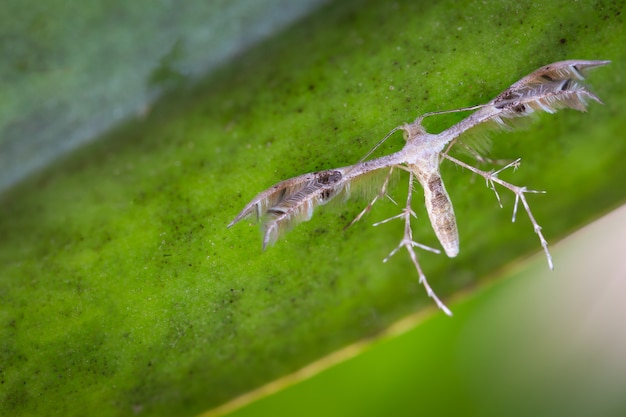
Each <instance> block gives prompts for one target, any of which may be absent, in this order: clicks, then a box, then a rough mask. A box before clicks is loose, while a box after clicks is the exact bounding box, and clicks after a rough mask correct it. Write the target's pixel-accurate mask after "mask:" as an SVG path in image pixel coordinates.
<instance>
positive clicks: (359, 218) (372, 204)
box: [345, 167, 394, 229]
mask: <svg viewBox="0 0 626 417" xmlns="http://www.w3.org/2000/svg"><path fill="white" fill-rule="evenodd" d="M393 169H394V167H391V168H390V169H389V173H388V174H387V176H386V177H385V181H384V182H383V186H382V187H381V188H380V192H379V193H378V194H376V196H375V197H374V198H373V199H372V201H370V203H369V204H368V205H367V206H366V207H365V208H364V209H363V210H362V211H361V212H360V213H359V214H358V215H357V216H356V217H355V218H354V220H352V221H351V222H350V223H349V224H348V225H347V226H346V227H345V229H347V228H348V227H350V226H352V225H353V224H354V223H356V222H358V221H359V220H361V219H362V218H363V216H365V215H366V214H367V213H368V212H369V211H370V210H371V209H372V207H373V206H374V203H376V201H378V200H379V199H380V198H383V197H384V196H385V194H386V193H387V187H388V186H389V180H390V179H391V174H393Z"/></svg>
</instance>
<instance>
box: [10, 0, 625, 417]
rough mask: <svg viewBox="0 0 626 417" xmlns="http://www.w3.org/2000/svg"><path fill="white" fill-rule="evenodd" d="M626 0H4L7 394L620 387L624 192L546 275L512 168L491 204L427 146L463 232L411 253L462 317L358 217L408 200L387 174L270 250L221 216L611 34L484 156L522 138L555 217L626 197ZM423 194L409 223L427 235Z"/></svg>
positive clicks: (279, 407)
mask: <svg viewBox="0 0 626 417" xmlns="http://www.w3.org/2000/svg"><path fill="white" fill-rule="evenodd" d="M623 11H624V3H623V2H604V1H598V2H583V3H571V2H566V1H554V2H549V3H535V2H519V1H498V2H495V1H494V2H480V3H478V2H471V1H452V0H449V1H443V2H437V3H428V2H416V1H397V2H392V3H390V2H386V1H373V0H372V1H356V0H355V1H341V2H339V1H336V2H315V1H310V2H294V1H271V0H266V1H263V2H258V1H250V0H248V1H244V0H241V1H213V2H205V3H197V2H194V3H180V2H173V1H171V2H168V1H165V2H161V3H159V4H155V3H154V2H147V1H138V2H132V3H128V2H121V1H106V2H105V1H93V2H88V3H76V2H69V1H61V0H54V1H50V2H45V3H43V2H34V1H19V2H18V1H14V0H10V1H6V2H5V4H4V5H3V13H2V14H1V15H0V19H1V22H2V24H0V37H1V38H2V40H3V42H2V44H1V48H2V54H3V55H2V56H3V58H4V59H3V60H2V62H1V63H0V74H1V76H2V80H3V81H4V83H3V94H2V96H1V97H0V132H2V133H1V135H0V179H1V182H0V189H2V190H3V191H2V194H1V195H0V415H11V416H33V415H45V416H54V415H58V416H72V415H81V416H82V415H91V416H97V415H102V416H113V415H146V416H165V415H168V416H170V415H177V416H193V415H201V414H203V413H208V414H209V415H210V414H220V413H222V412H224V411H225V410H226V411H228V410H232V409H234V408H235V406H238V405H241V404H243V403H244V402H245V401H244V400H245V399H248V398H257V397H258V396H259V395H258V394H257V393H259V392H263V390H264V389H265V390H272V389H278V390H279V391H281V392H280V393H279V394H278V395H277V396H273V397H268V398H266V399H264V400H262V401H260V402H259V403H257V404H256V405H251V406H249V407H250V408H243V409H241V410H239V411H236V412H235V413H242V414H246V413H248V414H247V415H261V414H262V413H264V412H267V413H270V414H283V415H293V414H297V415H306V413H310V414H313V413H315V414H321V413H328V414H333V413H335V414H337V415H339V414H342V415H350V414H353V415H367V414H366V413H371V415H379V414H383V413H391V412H394V413H397V414H409V413H411V414H423V413H427V414H438V413H440V415H446V414H453V415H455V414H461V415H466V414H467V415H501V414H506V415H529V414H532V415H542V414H543V415H590V414H591V415H607V416H609V415H611V416H612V415H620V412H621V411H622V410H624V406H623V402H622V400H621V399H622V397H623V396H621V394H622V387H623V386H624V384H623V383H621V382H623V375H624V373H623V371H622V370H621V367H620V366H621V363H623V358H622V357H621V356H620V355H621V352H623V349H622V347H623V342H622V343H621V344H620V341H621V340H622V339H623V335H624V328H623V320H622V317H623V314H620V312H619V308H618V307H615V304H612V303H609V301H614V298H611V299H610V300H608V299H607V300H605V301H604V302H597V301H592V300H595V299H596V298H594V297H592V296H593V295H597V296H598V297H601V296H602V294H605V293H606V294H608V295H607V296H606V297H609V296H612V297H615V296H617V295H619V294H622V293H623V291H620V290H619V288H620V287H619V285H620V284H621V283H622V282H623V279H624V274H623V268H620V267H619V262H617V263H610V262H609V261H608V259H607V260H605V259H604V258H603V256H604V255H606V256H607V257H610V258H611V259H615V258H618V260H619V252H618V253H617V254H615V252H611V251H612V250H613V249H612V248H615V247H617V248H620V247H623V242H622V245H621V246H619V245H617V246H610V244H609V240H608V235H609V232H617V233H618V235H621V236H623V232H618V231H619V230H620V229H618V228H617V227H616V226H614V225H613V224H618V225H621V224H623V220H621V219H618V220H613V222H616V223H611V225H610V226H607V228H608V229H609V230H608V231H607V230H602V231H601V232H599V233H598V234H595V235H592V236H591V237H584V238H583V240H582V242H583V243H581V245H583V244H584V245H591V246H592V248H591V249H576V248H577V247H578V246H576V248H575V249H574V250H573V252H571V253H570V254H569V255H568V253H569V252H568V250H567V249H566V248H563V251H562V252H561V248H555V261H556V262H555V263H556V268H557V272H555V273H549V274H548V277H547V278H541V276H542V275H543V274H544V273H545V272H549V271H547V267H546V265H545V259H541V258H540V259H537V260H536V262H537V263H535V260H534V258H533V260H532V261H531V262H530V263H529V264H528V265H526V264H523V265H522V262H523V261H522V260H523V259H524V258H525V257H528V256H530V255H531V254H533V253H536V252H537V251H538V250H539V243H538V242H537V239H536V236H535V235H534V234H533V232H532V228H531V225H530V223H529V222H528V220H527V219H526V217H525V216H524V215H523V214H522V213H520V215H519V216H518V217H519V218H518V221H517V222H516V223H515V224H511V223H510V216H511V208H512V205H513V198H512V196H510V195H505V194H503V195H502V196H503V203H504V206H505V208H504V209H503V210H500V209H499V208H498V207H497V204H496V201H495V198H494V197H493V195H492V193H491V192H490V191H489V190H487V189H485V188H484V185H483V184H482V181H476V179H475V178H472V176H471V175H468V174H467V173H465V172H462V171H461V170H459V169H457V168H456V167H454V166H451V164H444V165H443V166H442V175H443V177H444V179H445V181H446V185H447V188H448V191H449V193H450V195H451V198H452V201H453V202H454V204H455V211H456V213H457V218H458V222H459V229H460V235H461V253H460V255H459V256H458V257H457V258H455V259H447V258H446V257H445V256H437V255H434V254H428V253H420V254H419V256H420V260H421V263H422V266H423V268H424V270H425V272H426V274H427V275H428V277H429V280H430V282H431V284H432V286H433V287H434V288H435V290H436V291H437V293H438V295H440V296H441V297H443V298H444V299H445V300H446V301H447V302H448V304H450V307H451V308H452V310H453V312H454V313H455V316H454V317H453V318H452V319H450V318H447V317H445V316H444V315H443V314H442V313H440V312H438V311H434V307H433V305H432V302H431V301H430V300H429V299H428V298H427V297H426V295H425V294H424V291H423V288H422V287H421V286H420V285H419V283H418V282H417V279H416V274H415V271H414V269H413V267H412V265H411V263H410V262H409V260H408V259H407V257H406V256H403V254H398V255H397V256H396V257H394V258H393V259H392V260H391V261H390V262H388V263H387V264H383V263H382V262H381V260H382V259H383V258H384V257H385V256H386V255H387V254H388V252H389V250H391V248H393V247H394V246H395V245H396V244H397V242H398V239H399V238H400V236H401V233H402V225H401V224H393V223H392V224H388V225H385V226H381V227H377V228H373V227H371V223H373V222H375V221H378V220H381V219H384V218H386V217H389V216H392V215H394V214H397V207H396V206H394V205H393V204H391V203H390V202H384V203H382V204H380V205H377V206H376V207H375V208H374V210H372V212H371V213H370V215H368V217H367V218H366V219H364V221H362V222H360V223H359V224H357V225H355V226H354V227H351V228H350V229H348V230H345V231H344V230H343V227H344V226H345V225H346V224H347V223H348V222H349V221H350V220H351V219H352V218H353V217H354V216H355V215H356V214H357V213H358V212H359V211H360V210H361V209H362V207H363V205H364V204H365V201H359V200H357V199H355V200H351V201H349V202H348V203H347V204H345V205H336V206H334V207H333V206H328V207H324V208H323V209H322V210H319V212H318V213H316V214H315V216H314V218H313V219H312V221H310V222H307V223H305V224H302V225H300V226H299V227H298V228H296V229H295V230H293V231H292V232H291V233H289V234H288V235H287V236H286V237H285V238H284V239H283V240H281V241H280V242H279V243H278V244H277V245H276V246H275V247H273V248H271V249H269V250H268V251H266V252H264V253H263V252H261V250H260V246H261V244H260V236H259V232H258V227H257V226H256V225H255V224H253V222H242V223H241V224H238V225H237V226H236V227H235V228H233V229H230V230H227V229H226V224H228V222H229V221H230V220H232V218H233V217H234V216H235V215H236V213H237V212H238V211H239V210H240V209H241V208H242V207H243V205H244V204H245V203H246V202H247V201H249V199H250V198H252V197H253V196H254V195H255V194H256V193H257V192H259V191H261V190H262V189H264V188H266V187H268V186H271V185H272V184H273V183H275V182H277V181H279V180H282V179H285V178H289V177H292V176H295V175H299V174H302V173H304V172H310V171H315V170H319V169H327V168H332V167H335V166H340V165H346V164H351V163H354V162H355V161H358V160H359V159H360V158H361V157H362V156H363V155H364V154H365V153H366V152H367V151H368V149H369V148H370V147H371V146H372V145H373V144H374V143H376V142H377V141H378V140H379V139H380V138H381V137H383V136H384V134H385V133H386V132H388V131H389V130H390V129H391V128H393V127H394V126H396V125H398V124H400V123H403V122H406V121H408V120H412V119H414V118H415V117H416V116H417V115H419V114H421V113H424V112H427V111H435V110H443V109H450V108H458V107H463V106H468V105H472V104H477V103H482V102H485V101H487V100H489V99H491V98H492V97H493V96H494V95H496V94H498V93H499V92H500V91H502V90H503V89H504V88H506V87H507V86H508V85H510V84H511V83H512V82H514V81H516V80H518V79H519V78H520V77H522V76H524V75H526V74H527V73H529V72H530V71H532V70H534V69H536V68H538V67H539V66H542V65H545V64H547V63H549V62H554V61H558V60H563V59H572V58H580V59H610V60H612V61H613V63H612V64H611V65H609V66H607V67H604V68H601V69H598V70H596V71H594V72H593V73H591V76H590V85H591V86H592V89H593V91H594V92H596V93H597V94H598V95H599V96H600V97H601V98H602V99H603V100H604V101H605V105H604V106H601V105H596V104H592V105H591V106H590V111H589V112H588V113H586V114H581V113H578V112H574V111H564V112H560V113H559V114H557V115H554V116H546V117H542V118H539V120H538V121H537V122H536V123H534V124H532V125H531V126H530V127H529V128H528V129H527V130H522V131H518V132H511V133H508V132H503V133H497V134H494V135H493V136H492V138H493V146H492V149H491V154H490V156H493V157H495V158H516V157H522V158H523V164H522V166H521V168H520V169H519V170H518V171H517V172H507V173H506V174H502V177H503V179H506V180H509V181H511V182H514V183H516V184H523V185H527V186H529V187H530V188H539V189H545V190H547V191H548V194H547V195H541V196H533V197H531V199H529V200H530V204H531V206H532V207H533V210H534V213H535V216H536V217H537V218H538V220H539V222H540V223H541V224H542V226H544V233H545V235H546V237H547V238H548V240H549V241H550V242H551V243H554V242H556V241H558V240H559V238H561V237H565V236H567V235H568V234H570V233H572V232H574V231H576V230H577V229H579V228H580V227H582V226H583V225H585V224H587V223H589V222H590V221H592V220H593V219H596V218H599V217H601V216H602V215H603V214H605V213H607V212H609V211H610V210H611V209H613V208H615V207H618V206H620V205H621V204H623V203H624V201H625V200H626V189H625V188H624V186H623V185H624V180H625V179H626V164H624V163H623V161H624V157H625V156H626V141H624V134H623V132H624V124H625V122H624V120H626V113H625V110H624V109H626V94H625V88H624V75H623V74H624V71H623V68H624V64H625V63H626V50H625V49H624V47H623V39H624V38H625V36H626V34H625V33H624V32H625V30H624V29H625V27H624V24H623V16H624V13H623ZM462 116H463V115H460V114H455V115H446V116H441V117H439V118H432V119H431V120H428V126H427V127H428V128H429V130H430V131H433V132H436V131H438V130H440V129H443V128H444V127H446V126H448V125H450V124H451V123H454V122H456V121H458V120H459V118H460V117H462ZM401 145H402V141H401V139H400V137H399V135H396V136H394V137H392V138H391V139H390V140H389V141H388V142H387V143H386V144H385V145H384V146H383V147H382V148H381V149H380V150H379V152H380V153H388V152H391V151H392V150H394V149H397V148H398V147H400V146H401ZM404 181H405V180H400V181H399V183H398V185H397V186H396V187H395V189H394V190H393V191H392V195H393V196H394V198H395V199H396V200H401V199H402V198H403V197H404V196H403V193H406V191H405V190H403V188H405V187H404ZM418 200H419V198H416V200H415V204H414V209H415V210H416V211H417V213H418V217H419V219H418V221H417V222H415V226H414V233H415V236H416V237H417V236H419V241H420V242H422V243H425V244H428V245H431V246H437V242H436V240H435V238H434V236H433V234H432V231H431V229H430V226H429V224H428V222H427V221H425V213H424V210H423V207H421V205H420V204H418ZM592 249H593V250H597V251H598V252H594V251H592ZM572 259H573V260H576V261H579V262H581V263H582V264H580V263H573V262H572ZM600 266H602V267H604V268H608V269H606V270H603V269H601V268H600ZM526 268H528V272H525V273H522V270H523V269H526ZM506 273H513V275H514V277H513V278H507V279H504V280H502V278H501V277H502V276H503V275H505V274H506ZM561 273H565V274H566V277H565V279H562V278H561V275H559V274H561ZM604 280H607V281H604ZM492 282H495V284H494V285H493V286H491V284H490V283H492ZM522 283H524V285H530V286H531V287H532V288H531V289H530V290H529V289H524V288H523V285H522ZM577 283H578V284H577ZM485 288H486V289H485ZM531 290H534V292H531ZM568 290H570V291H572V293H568V292H567V291H568ZM602 291H604V293H603V292H602ZM513 293H514V296H513V295H510V294H513ZM587 297H589V300H587ZM570 299H571V300H573V303H574V304H573V307H572V304H571V303H570V302H569V301H568V300H570ZM600 299H601V298H600ZM583 300H584V301H589V302H590V304H584V303H583V302H582V301H583ZM542 305H544V306H546V307H542ZM396 323H400V324H396ZM413 328H414V330H411V331H409V332H408V333H403V334H400V333H402V332H401V331H400V330H399V329H402V331H406V330H407V329H413ZM555 329H556V330H555ZM381 335H382V337H383V338H382V340H379V339H378V338H379V337H380V336H381ZM370 342H373V343H374V346H373V347H372V348H367V345H368V343H370ZM587 342H591V343H595V344H593V345H592V346H587V344H586V343H587ZM353 354H358V355H359V356H358V357H356V358H354V359H351V360H345V358H346V357H349V356H350V355H353ZM323 358H330V359H326V360H324V359H323ZM320 360H321V361H322V362H321V364H320V363H319V362H318V361H320ZM344 360H345V362H344ZM329 363H340V364H339V365H338V366H337V367H335V368H332V369H329V370H328V371H325V372H323V373H322V374H320V375H319V376H317V377H315V378H312V379H310V380H307V381H306V382H304V383H303V384H302V385H296V386H291V387H288V386H289V383H290V382H291V381H293V380H299V379H300V376H301V375H300V374H298V373H297V372H298V370H301V369H304V371H302V372H303V373H304V374H308V373H315V372H317V371H319V370H320V369H322V368H324V367H325V366H327V365H328V364H329ZM573 364H576V365H573ZM604 371H606V372H604ZM294 372H295V373H296V374H295V375H294ZM333 384H338V385H333ZM263 387H266V388H263ZM285 387H287V388H286V389H285ZM257 390H261V391H257ZM583 392H584V394H583ZM242 396H243V397H242ZM241 398H244V400H238V399H241ZM224 404H226V405H225V406H224ZM220 407H223V408H220ZM212 410H213V411H212ZM576 413H578V414H576Z"/></svg>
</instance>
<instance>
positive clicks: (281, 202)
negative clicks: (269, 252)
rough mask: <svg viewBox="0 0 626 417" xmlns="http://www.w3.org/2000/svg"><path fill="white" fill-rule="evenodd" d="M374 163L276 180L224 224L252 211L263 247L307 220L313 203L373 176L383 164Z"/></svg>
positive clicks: (320, 201)
mask: <svg viewBox="0 0 626 417" xmlns="http://www.w3.org/2000/svg"><path fill="white" fill-rule="evenodd" d="M383 159H387V158H383ZM376 162H377V161H376V160H374V161H367V162H365V163H361V164H357V165H352V166H347V167H343V168H337V169H329V170H326V171H319V172H313V173H310V174H305V175H300V176H299V177H295V178H291V179H288V180H285V181H282V182H279V183H278V184H276V185H274V186H273V187H271V188H268V189H267V190H265V191H263V192H261V193H260V194H258V195H257V196H256V197H255V198H254V199H253V200H252V201H250V202H249V203H248V204H247V205H246V206H245V207H244V208H243V210H242V211H241V212H240V213H239V214H238V215H237V217H235V219H234V220H233V221H232V222H230V224H229V225H228V227H231V226H233V225H234V224H235V223H237V222H239V221H241V220H242V219H244V218H246V217H248V216H250V215H253V214H254V215H255V216H256V218H257V219H258V220H260V221H261V222H262V227H263V249H265V248H266V247H267V246H268V245H271V244H273V243H274V242H276V240H277V239H278V238H279V237H280V236H281V235H282V234H283V233H284V232H286V231H287V230H289V229H291V228H292V227H294V226H296V225H297V224H298V223H301V222H304V221H308V220H310V219H311V217H312V216H313V211H314V210H315V208H316V207H317V206H319V205H322V204H326V203H328V202H329V201H331V200H332V199H334V198H335V197H337V196H339V195H344V196H346V197H347V196H349V194H350V189H351V187H352V183H353V182H354V181H355V180H360V179H362V178H364V177H369V176H371V175H375V174H376V172H377V171H381V170H382V168H385V167H387V165H385V164H384V163H383V164H380V163H379V164H377V163H376Z"/></svg>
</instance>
